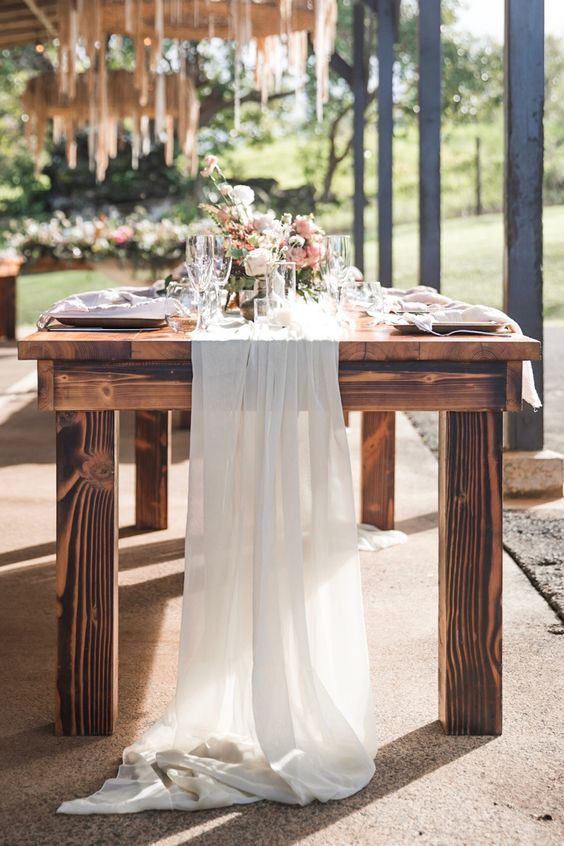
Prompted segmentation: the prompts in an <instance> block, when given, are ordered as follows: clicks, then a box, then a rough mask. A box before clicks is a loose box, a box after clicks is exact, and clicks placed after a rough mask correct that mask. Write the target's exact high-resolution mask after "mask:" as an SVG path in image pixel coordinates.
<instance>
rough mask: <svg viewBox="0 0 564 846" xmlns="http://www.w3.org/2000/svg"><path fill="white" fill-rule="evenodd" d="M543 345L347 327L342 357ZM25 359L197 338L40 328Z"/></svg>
mask: <svg viewBox="0 0 564 846" xmlns="http://www.w3.org/2000/svg"><path fill="white" fill-rule="evenodd" d="M540 350H541V345H540V343H539V342H538V341H535V340H533V339H532V338H527V337H526V336H524V335H500V336H497V337H496V336H493V335H451V336H448V337H436V336H434V335H400V334H399V333H398V332H397V331H396V330H394V329H393V328H392V327H388V326H379V327H369V326H366V327H363V326H356V327H354V328H352V329H346V330H343V332H342V334H341V340H340V342H339V360H340V361H524V360H529V359H530V360H536V359H539V358H540ZM18 356H19V358H20V359H37V360H50V361H187V360H190V358H191V341H190V338H189V337H186V336H181V335H179V334H177V333H175V332H172V331H171V330H170V329H168V328H163V329H159V330H157V331H153V332H143V331H142V330H139V331H137V332H88V331H86V330H85V331H84V332H54V331H47V330H43V331H40V332H34V333H33V334H32V335H29V336H28V337H27V338H25V339H23V340H21V341H20V342H19V344H18Z"/></svg>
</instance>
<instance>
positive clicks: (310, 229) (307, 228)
mask: <svg viewBox="0 0 564 846" xmlns="http://www.w3.org/2000/svg"><path fill="white" fill-rule="evenodd" d="M294 229H295V230H296V232H297V233H298V235H301V236H302V238H305V239H306V241H307V240H308V238H311V236H312V235H314V234H315V233H316V232H317V226H316V225H315V223H314V222H313V220H312V219H311V217H305V216H304V215H301V214H299V215H298V216H297V217H296V219H295V220H294Z"/></svg>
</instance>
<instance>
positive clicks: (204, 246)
mask: <svg viewBox="0 0 564 846" xmlns="http://www.w3.org/2000/svg"><path fill="white" fill-rule="evenodd" d="M184 269H185V271H186V276H187V278H188V282H189V284H190V285H191V287H192V289H193V290H194V291H195V292H196V293H197V295H198V301H199V303H198V304H199V309H198V327H197V328H198V329H202V328H204V329H205V326H204V307H205V300H206V294H207V293H208V291H209V288H210V285H211V281H212V277H213V271H214V236H213V235H189V236H188V238H187V239H186V263H185V264H184Z"/></svg>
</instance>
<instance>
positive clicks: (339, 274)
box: [319, 235, 351, 315]
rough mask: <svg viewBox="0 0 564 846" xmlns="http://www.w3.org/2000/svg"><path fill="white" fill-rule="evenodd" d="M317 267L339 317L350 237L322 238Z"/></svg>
mask: <svg viewBox="0 0 564 846" xmlns="http://www.w3.org/2000/svg"><path fill="white" fill-rule="evenodd" d="M319 267H320V270H321V277H322V279H323V282H324V284H325V287H326V290H327V293H328V294H329V295H330V296H331V297H333V298H334V299H335V301H336V304H337V315H339V312H340V305H341V299H342V293H343V289H344V287H345V286H346V284H347V282H348V280H349V276H350V267H351V239H350V235H326V236H325V237H324V238H323V241H322V244H321V260H320V265H319Z"/></svg>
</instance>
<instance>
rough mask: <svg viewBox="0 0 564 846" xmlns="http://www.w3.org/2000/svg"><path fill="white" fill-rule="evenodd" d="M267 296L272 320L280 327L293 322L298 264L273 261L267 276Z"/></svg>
mask: <svg viewBox="0 0 564 846" xmlns="http://www.w3.org/2000/svg"><path fill="white" fill-rule="evenodd" d="M266 296H267V299H268V304H269V311H270V319H271V321H272V322H273V323H275V324H279V325H280V326H289V325H290V324H291V322H292V310H293V307H294V303H295V301H296V264H295V262H293V261H273V262H271V263H270V264H269V266H268V270H267V274H266Z"/></svg>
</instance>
